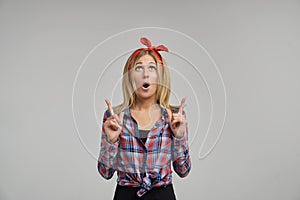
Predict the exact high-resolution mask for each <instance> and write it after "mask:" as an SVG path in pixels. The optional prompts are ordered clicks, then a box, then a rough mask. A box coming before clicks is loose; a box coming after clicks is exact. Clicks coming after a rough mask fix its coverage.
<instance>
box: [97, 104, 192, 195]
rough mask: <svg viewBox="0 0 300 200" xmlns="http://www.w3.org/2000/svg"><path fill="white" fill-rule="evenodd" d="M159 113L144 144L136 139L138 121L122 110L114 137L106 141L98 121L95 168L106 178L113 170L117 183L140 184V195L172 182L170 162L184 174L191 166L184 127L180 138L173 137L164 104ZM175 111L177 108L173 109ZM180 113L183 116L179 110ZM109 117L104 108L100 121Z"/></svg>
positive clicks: (126, 110)
mask: <svg viewBox="0 0 300 200" xmlns="http://www.w3.org/2000/svg"><path fill="white" fill-rule="evenodd" d="M161 111H162V116H161V117H160V118H159V119H158V120H157V121H156V123H155V125H154V126H153V127H152V129H151V130H150V132H149V134H148V137H147V141H146V142H145V144H144V143H143V142H142V140H141V139H140V138H139V130H138V124H137V122H136V121H135V120H134V118H133V117H132V116H131V114H130V110H129V108H127V109H125V110H124V117H123V127H122V131H121V134H120V136H119V138H118V140H117V141H116V142H115V143H110V142H108V140H107V137H106V133H105V132H104V127H103V124H102V136H101V147H100V154H99V158H98V171H99V173H100V174H101V176H103V177H104V178H105V179H110V178H112V176H113V175H114V172H115V171H116V170H117V175H118V179H117V183H118V184H119V185H126V186H132V187H140V190H138V192H137V195H138V196H142V195H144V194H145V193H146V192H147V191H149V190H151V189H152V188H153V187H155V186H163V185H167V184H170V183H171V182H172V170H171V163H172V164H173V168H174V171H175V172H176V173H177V174H178V175H179V176H180V177H185V176H187V175H188V173H189V171H190V169H191V160H190V155H189V147H188V141H187V140H188V126H187V125H186V130H185V134H184V137H182V138H180V139H179V138H176V137H175V136H174V135H173V133H172V130H171V128H170V125H169V124H170V122H169V120H168V119H167V111H166V108H165V107H163V106H162V107H161ZM177 112H178V110H177ZM183 115H185V116H186V114H185V112H184V111H183ZM109 116H110V113H109V111H108V110H106V111H105V113H104V116H103V123H104V122H105V120H106V119H107V118H108V117H109Z"/></svg>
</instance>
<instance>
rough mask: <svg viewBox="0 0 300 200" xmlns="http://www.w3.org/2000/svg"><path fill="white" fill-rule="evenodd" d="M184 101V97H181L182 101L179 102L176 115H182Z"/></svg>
mask: <svg viewBox="0 0 300 200" xmlns="http://www.w3.org/2000/svg"><path fill="white" fill-rule="evenodd" d="M185 100H186V97H183V98H182V100H181V103H180V107H179V110H178V113H179V114H180V115H181V114H182V110H183V107H184V104H185Z"/></svg>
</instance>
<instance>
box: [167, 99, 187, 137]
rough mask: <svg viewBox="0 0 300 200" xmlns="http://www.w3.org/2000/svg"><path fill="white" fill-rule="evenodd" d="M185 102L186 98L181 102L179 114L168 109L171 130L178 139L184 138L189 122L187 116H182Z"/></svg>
mask: <svg viewBox="0 0 300 200" xmlns="http://www.w3.org/2000/svg"><path fill="white" fill-rule="evenodd" d="M185 100H186V98H185V97H184V98H183V99H182V100H181V103H180V107H179V110H178V113H172V111H171V110H170V109H167V112H168V119H169V121H170V126H171V130H172V132H173V134H174V136H175V137H176V138H182V137H183V136H184V132H185V129H186V123H187V121H186V118H185V116H184V115H183V114H182V110H183V107H184V104H185Z"/></svg>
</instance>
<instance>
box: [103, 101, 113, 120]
mask: <svg viewBox="0 0 300 200" xmlns="http://www.w3.org/2000/svg"><path fill="white" fill-rule="evenodd" d="M105 103H106V105H107V107H108V111H109V113H110V115H111V116H114V115H115V113H114V110H113V108H112V106H111V103H110V101H109V100H108V99H105Z"/></svg>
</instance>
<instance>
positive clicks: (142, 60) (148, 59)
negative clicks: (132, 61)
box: [136, 55, 156, 63]
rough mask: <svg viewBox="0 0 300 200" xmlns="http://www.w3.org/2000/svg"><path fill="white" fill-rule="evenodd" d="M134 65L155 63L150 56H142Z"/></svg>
mask: <svg viewBox="0 0 300 200" xmlns="http://www.w3.org/2000/svg"><path fill="white" fill-rule="evenodd" d="M136 63H156V62H155V60H154V58H153V57H152V56H150V55H143V56H141V57H140V58H139V59H137V61H136Z"/></svg>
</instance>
